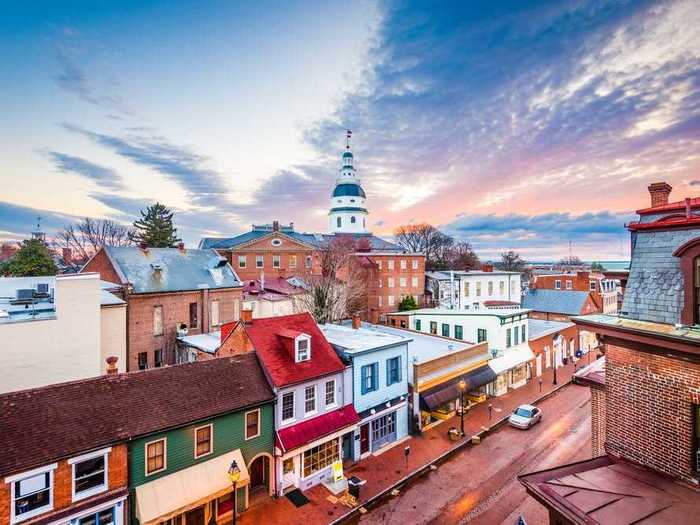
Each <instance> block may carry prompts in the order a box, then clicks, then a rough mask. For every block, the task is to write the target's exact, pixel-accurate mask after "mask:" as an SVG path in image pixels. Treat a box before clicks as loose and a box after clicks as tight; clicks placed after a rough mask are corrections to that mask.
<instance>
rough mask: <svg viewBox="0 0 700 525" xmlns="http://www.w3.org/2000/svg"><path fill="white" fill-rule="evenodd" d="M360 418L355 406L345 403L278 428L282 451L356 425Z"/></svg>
mask: <svg viewBox="0 0 700 525" xmlns="http://www.w3.org/2000/svg"><path fill="white" fill-rule="evenodd" d="M359 420H360V417H359V416H358V415H357V412H355V407H353V406H352V405H345V406H344V407H343V408H339V409H338V410H334V411H333V412H328V413H327V414H323V415H322V416H318V417H315V418H313V419H310V420H308V421H303V422H301V423H299V424H297V425H292V426H291V427H288V428H283V429H282V430H278V431H277V436H278V438H279V439H278V440H277V441H278V444H279V445H280V448H281V449H282V451H283V452H287V451H289V450H292V449H295V448H297V447H300V446H302V445H305V444H306V443H311V442H312V441H316V440H317V439H320V438H322V437H324V436H329V435H330V434H333V433H334V432H337V431H338V430H341V429H343V428H344V427H347V426H350V425H355V424H356V423H357V422H358V421H359Z"/></svg>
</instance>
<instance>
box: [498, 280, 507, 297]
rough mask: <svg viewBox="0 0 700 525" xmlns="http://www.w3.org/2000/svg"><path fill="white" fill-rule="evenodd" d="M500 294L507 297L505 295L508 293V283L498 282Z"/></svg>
mask: <svg viewBox="0 0 700 525" xmlns="http://www.w3.org/2000/svg"><path fill="white" fill-rule="evenodd" d="M498 293H499V294H501V296H503V295H505V293H506V282H505V281H498Z"/></svg>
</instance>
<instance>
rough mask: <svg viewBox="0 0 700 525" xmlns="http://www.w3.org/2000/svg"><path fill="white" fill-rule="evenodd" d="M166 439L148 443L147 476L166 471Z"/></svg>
mask: <svg viewBox="0 0 700 525" xmlns="http://www.w3.org/2000/svg"><path fill="white" fill-rule="evenodd" d="M165 449H166V444H165V439H159V440H158V441H151V442H150V443H146V476H150V475H151V474H155V473H156V472H160V471H162V470H165V468H166V461H165Z"/></svg>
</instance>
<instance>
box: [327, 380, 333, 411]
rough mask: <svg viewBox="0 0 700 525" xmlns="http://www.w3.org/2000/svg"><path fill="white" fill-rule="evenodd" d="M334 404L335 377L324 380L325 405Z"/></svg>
mask: <svg viewBox="0 0 700 525" xmlns="http://www.w3.org/2000/svg"><path fill="white" fill-rule="evenodd" d="M331 405H335V379H331V380H330V381H326V406H327V407H329V406H331Z"/></svg>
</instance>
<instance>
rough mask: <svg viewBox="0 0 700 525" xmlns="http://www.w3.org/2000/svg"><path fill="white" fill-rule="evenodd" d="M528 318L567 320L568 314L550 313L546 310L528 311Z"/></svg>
mask: <svg viewBox="0 0 700 525" xmlns="http://www.w3.org/2000/svg"><path fill="white" fill-rule="evenodd" d="M530 319H544V320H545V321H562V322H565V323H568V322H569V316H568V315H564V314H550V313H548V312H534V311H533V312H530Z"/></svg>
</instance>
